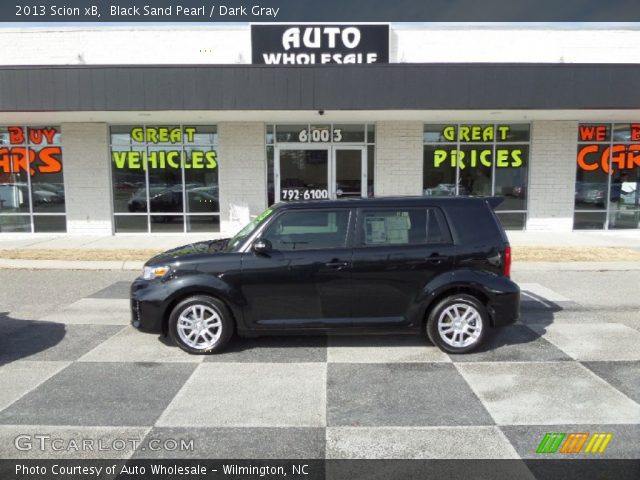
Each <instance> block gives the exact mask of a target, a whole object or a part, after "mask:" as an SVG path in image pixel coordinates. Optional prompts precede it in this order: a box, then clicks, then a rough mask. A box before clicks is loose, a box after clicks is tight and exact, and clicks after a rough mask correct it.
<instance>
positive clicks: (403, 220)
mask: <svg viewBox="0 0 640 480" xmlns="http://www.w3.org/2000/svg"><path fill="white" fill-rule="evenodd" d="M385 227H386V230H387V243H393V244H396V243H409V217H407V216H404V215H402V216H397V217H387V219H386V222H385Z"/></svg>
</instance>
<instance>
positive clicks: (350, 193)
mask: <svg viewBox="0 0 640 480" xmlns="http://www.w3.org/2000/svg"><path fill="white" fill-rule="evenodd" d="M332 174H333V175H332V181H331V184H332V187H333V190H332V192H331V193H332V198H353V197H366V196H367V188H366V185H367V162H366V157H365V149H364V147H333V162H332Z"/></svg>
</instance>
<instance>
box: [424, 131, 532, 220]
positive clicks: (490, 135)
mask: <svg viewBox="0 0 640 480" xmlns="http://www.w3.org/2000/svg"><path fill="white" fill-rule="evenodd" d="M529 132H530V126H529V124H426V125H425V126H424V134H423V141H424V153H423V155H424V156H423V165H424V169H423V180H422V185H423V191H424V195H437V196H454V195H472V196H491V195H500V196H503V197H504V198H505V200H504V202H503V203H502V204H501V205H500V206H499V207H498V208H497V209H496V211H497V213H498V217H499V218H500V220H501V221H502V223H503V225H504V226H505V228H508V229H520V230H521V229H524V226H525V223H526V213H527V178H528V176H527V175H528V164H529V141H530V133H529Z"/></svg>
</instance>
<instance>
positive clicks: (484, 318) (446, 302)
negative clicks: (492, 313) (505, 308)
mask: <svg viewBox="0 0 640 480" xmlns="http://www.w3.org/2000/svg"><path fill="white" fill-rule="evenodd" d="M488 329H489V314H488V313H487V309H486V307H485V306H484V305H483V304H482V302H480V301H479V300H478V299H477V298H476V297H474V296H472V295H467V294H456V295H451V296H449V297H447V298H444V299H443V300H440V301H439V302H438V303H437V304H436V305H435V306H434V307H433V308H432V309H431V311H430V312H429V316H428V318H427V335H428V337H429V340H431V342H432V343H433V344H435V345H437V346H438V347H439V348H440V349H441V350H443V351H445V352H448V353H468V352H471V351H472V350H475V349H476V348H478V346H479V345H481V344H482V342H483V341H484V338H485V336H486V334H487V330H488Z"/></svg>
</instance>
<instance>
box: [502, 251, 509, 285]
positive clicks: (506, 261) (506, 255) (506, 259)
mask: <svg viewBox="0 0 640 480" xmlns="http://www.w3.org/2000/svg"><path fill="white" fill-rule="evenodd" d="M502 273H503V274H504V276H505V277H507V278H511V247H506V248H505V249H504V269H503V271H502Z"/></svg>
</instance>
